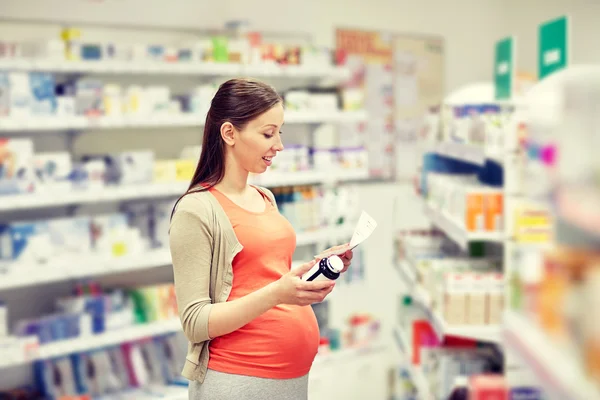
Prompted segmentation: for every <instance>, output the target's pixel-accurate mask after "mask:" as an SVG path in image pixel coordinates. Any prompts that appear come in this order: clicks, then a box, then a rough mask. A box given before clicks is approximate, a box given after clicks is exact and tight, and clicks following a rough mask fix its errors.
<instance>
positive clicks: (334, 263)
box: [327, 256, 344, 272]
mask: <svg viewBox="0 0 600 400" xmlns="http://www.w3.org/2000/svg"><path fill="white" fill-rule="evenodd" d="M327 265H328V266H329V268H331V270H332V271H333V272H342V270H343V269H344V262H343V261H342V259H341V258H339V257H338V256H330V257H328V258H327Z"/></svg>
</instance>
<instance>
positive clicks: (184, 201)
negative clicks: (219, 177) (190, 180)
mask: <svg viewBox="0 0 600 400" xmlns="http://www.w3.org/2000/svg"><path fill="white" fill-rule="evenodd" d="M211 196H212V194H211V193H210V192H209V191H207V190H205V191H198V192H191V193H188V194H186V195H184V196H183V197H182V198H181V199H180V200H179V202H178V203H177V204H176V205H175V210H174V211H173V216H175V215H176V214H178V213H186V214H192V215H194V216H196V217H199V218H201V219H207V218H208V217H209V216H210V215H212V214H213V213H214V209H213V207H214V203H213V201H212V199H211Z"/></svg>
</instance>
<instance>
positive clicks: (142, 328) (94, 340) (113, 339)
mask: <svg viewBox="0 0 600 400" xmlns="http://www.w3.org/2000/svg"><path fill="white" fill-rule="evenodd" d="M179 331H181V322H180V321H179V318H173V319H170V320H166V321H157V322H151V323H146V324H140V325H135V326H131V327H128V328H124V329H115V330H112V331H108V332H104V333H101V334H99V335H94V336H88V337H81V338H77V339H69V340H64V341H60V342H56V343H49V344H45V345H42V346H40V350H39V356H38V358H39V359H48V358H53V357H59V356H65V355H68V354H72V353H79V352H84V351H88V350H93V349H98V348H102V347H109V346H115V345H119V344H121V343H126V342H133V341H136V340H141V339H145V338H148V337H153V336H159V335H166V334H169V333H175V332H179Z"/></svg>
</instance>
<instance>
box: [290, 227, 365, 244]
mask: <svg viewBox="0 0 600 400" xmlns="http://www.w3.org/2000/svg"><path fill="white" fill-rule="evenodd" d="M353 232H354V224H352V225H340V226H336V227H333V228H323V229H318V230H314V231H309V232H300V233H298V234H297V235H296V246H298V247H299V246H307V245H312V244H318V243H337V244H339V243H343V242H345V241H348V240H349V239H350V237H351V236H352V233H353Z"/></svg>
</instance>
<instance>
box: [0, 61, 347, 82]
mask: <svg viewBox="0 0 600 400" xmlns="http://www.w3.org/2000/svg"><path fill="white" fill-rule="evenodd" d="M0 70H5V71H40V72H53V73H62V74H68V73H77V74H80V73H81V74H108V75H186V76H225V77H227V76H254V77H282V78H338V79H340V80H343V79H347V78H349V77H350V70H349V69H348V68H346V67H343V66H335V65H331V66H329V65H322V66H319V65H290V66H279V65H269V64H264V65H243V64H235V63H209V62H206V63H195V62H172V63H168V62H150V61H145V62H142V61H137V62H136V61H121V62H119V61H67V60H2V61H0Z"/></svg>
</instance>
